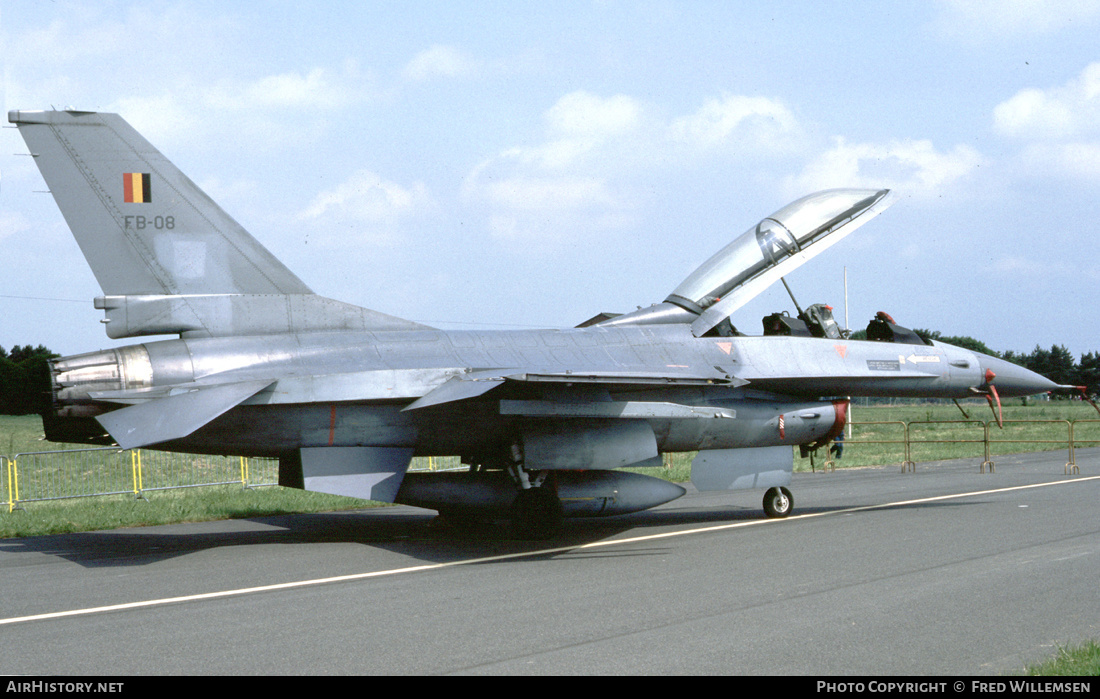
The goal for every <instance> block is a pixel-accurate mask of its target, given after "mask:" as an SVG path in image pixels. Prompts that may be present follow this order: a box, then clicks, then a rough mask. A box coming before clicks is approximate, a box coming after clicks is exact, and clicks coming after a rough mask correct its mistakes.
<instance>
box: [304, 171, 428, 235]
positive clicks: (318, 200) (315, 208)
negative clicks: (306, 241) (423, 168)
mask: <svg viewBox="0 0 1100 699" xmlns="http://www.w3.org/2000/svg"><path fill="white" fill-rule="evenodd" d="M430 206H431V197H430V196H429V195H428V190H427V188H426V187H425V186H424V184H423V183H420V182H417V183H415V184H413V185H412V186H410V187H403V186H401V185H399V184H397V183H395V182H391V181H389V180H385V179H383V178H382V177H380V176H379V175H377V174H375V173H373V172H371V171H370V170H359V171H358V172H356V173H354V174H352V175H351V176H350V177H349V178H348V179H346V180H344V181H343V182H341V183H340V184H339V185H337V186H336V187H333V188H332V189H329V190H326V191H324V192H321V193H319V194H318V195H317V196H316V197H314V199H313V201H312V202H311V203H310V204H309V206H307V207H306V209H305V210H304V211H302V212H301V214H299V216H298V219H299V220H300V221H321V220H324V221H334V222H344V223H347V222H355V223H367V224H378V225H384V226H392V225H394V224H396V223H397V222H398V221H400V220H402V219H406V218H410V217H413V216H416V215H418V214H419V213H421V212H423V211H424V210H425V209H427V208H429V207H430Z"/></svg>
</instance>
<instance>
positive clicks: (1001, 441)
mask: <svg viewBox="0 0 1100 699" xmlns="http://www.w3.org/2000/svg"><path fill="white" fill-rule="evenodd" d="M964 407H965V408H966V410H967V411H968V412H969V413H970V419H971V420H972V421H975V422H974V423H972V424H970V425H969V426H966V425H964V424H927V425H920V424H913V425H912V426H911V437H912V439H913V440H921V441H922V442H923V443H921V444H918V445H915V446H914V447H913V452H912V459H913V460H914V461H918V462H919V461H932V460H941V459H954V458H974V459H975V463H976V464H977V463H979V462H980V460H981V459H982V458H983V457H984V447H983V445H982V439H983V437H984V432H985V427H984V425H983V424H981V423H984V422H987V421H989V420H991V419H992V417H993V416H992V413H991V411H990V410H989V408H988V407H987V406H986V405H985V403H984V402H982V403H976V402H972V403H971V404H969V405H964ZM1004 417H1005V420H1006V424H1005V429H1004V430H1000V429H999V428H997V426H996V425H995V424H994V425H992V426H991V427H990V434H991V439H992V440H994V441H995V442H996V443H994V444H993V445H992V449H991V452H992V453H993V454H1006V453H1013V452H1023V451H1039V450H1044V449H1045V450H1057V449H1061V450H1065V449H1066V446H1065V444H1066V438H1067V436H1068V434H1067V432H1068V426H1067V424H1066V422H1065V421H1066V420H1079V421H1091V422H1078V423H1077V424H1076V425H1075V432H1074V438H1075V439H1076V440H1094V441H1092V442H1091V443H1087V444H1083V445H1082V446H1096V445H1098V444H1100V415H1097V413H1096V411H1094V410H1093V409H1092V408H1091V407H1090V406H1088V405H1087V404H1082V403H1079V402H1073V401H1051V402H1036V403H1033V404H1032V405H1029V406H1021V405H1006V406H1005V408H1004ZM852 420H853V421H854V422H855V423H857V424H856V425H855V427H854V430H855V432H854V436H853V437H852V438H851V439H850V440H848V441H847V442H846V445H845V448H844V457H843V458H842V459H840V460H838V461H836V466H837V467H838V468H845V467H858V466H884V465H885V466H889V465H899V464H901V462H902V460H903V459H904V449H903V448H902V446H901V445H900V444H877V443H860V442H875V441H886V440H895V441H896V440H900V439H901V438H902V435H903V428H902V426H901V425H898V424H885V425H882V424H880V425H861V424H859V423H866V422H877V423H896V422H905V421H908V422H911V423H918V422H927V421H964V422H965V418H964V417H963V416H962V414H961V413H960V412H959V410H958V408H956V407H955V406H954V405H952V404H951V403H946V404H910V405H897V406H867V407H865V406H859V405H856V406H854V408H853V411H852ZM1013 420H1032V421H1042V422H1038V423H1034V424H1027V425H1023V424H1017V423H1013V422H1012V421H1013ZM1058 421H1061V422H1058ZM959 439H962V440H968V441H964V442H961V443H960V442H944V441H933V440H959ZM66 448H69V449H78V448H81V446H80V445H63V444H53V443H51V442H44V441H42V424H41V421H40V420H39V418H38V417H37V416H34V415H30V416H18V417H12V416H0V454H3V455H7V456H12V455H14V454H20V453H29V452H39V451H51V450H58V449H66ZM143 454H148V456H143V465H144V469H145V473H146V477H145V480H144V482H143V486H144V488H146V489H150V488H153V487H157V486H158V485H178V484H179V482H178V480H177V479H178V478H180V477H181V474H180V472H186V473H187V474H188V477H193V478H199V479H202V478H204V477H206V476H209V475H210V474H209V470H210V469H213V468H214V466H212V465H211V464H210V463H208V460H206V457H180V458H181V459H182V461H181V460H180V459H177V460H174V461H170V462H165V464H166V465H161V466H158V465H157V459H158V458H159V457H158V456H156V454H157V453H156V452H144V453H143ZM161 454H163V453H161ZM795 455H796V457H795V470H796V471H809V470H810V469H811V462H810V459H802V458H798V452H797V449H795ZM694 456H695V454H694V453H681V454H667V455H666V456H665V463H666V468H662V469H639V472H641V473H644V474H647V475H653V476H658V477H661V478H665V479H667V480H670V481H674V482H682V481H687V480H689V479H690V478H691V460H692V458H694ZM824 456H825V454H824V450H822V452H821V453H819V454H818V455H817V457H816V458H815V460H814V461H815V463H814V467H815V468H818V469H820V468H821V467H822V466H823V461H824ZM91 458H93V459H95V458H98V459H102V460H101V461H93V465H92V466H87V465H84V466H80V467H77V468H69V469H68V470H69V471H74V472H75V473H76V476H77V479H78V480H79V481H81V482H84V481H87V480H89V479H91V478H93V477H96V478H98V477H99V476H101V475H102V474H103V473H104V472H105V471H107V470H109V468H108V466H109V464H113V466H110V468H113V469H115V470H116V471H119V472H120V473H119V476H118V478H119V480H118V482H125V479H126V478H127V477H128V473H129V466H128V461H125V458H127V457H125V456H124V455H115V454H106V453H105V454H104V455H103V456H102V457H98V456H95V457H91ZM55 460H56V458H55ZM112 460H113V461H112ZM115 461H117V462H119V463H114V462H115ZM418 461H426V460H418ZM446 461H447V462H449V463H447V464H446V465H447V466H454V465H455V463H453V462H456V461H457V460H456V459H454V458H453V457H449V458H448V459H446ZM181 463H182V464H183V466H182V467H181V465H180V464H181ZM22 464H23V461H22V460H21V466H22ZM421 465H422V466H424V465H425V464H421ZM265 467H266V468H268V469H271V468H273V465H272V464H271V463H270V462H269V463H268V464H267V465H266V466H265ZM259 468H260V466H259V465H257V469H259ZM22 471H23V469H22V468H21V472H22ZM229 471H230V472H231V471H232V468H230V469H229ZM219 473H220V472H219ZM36 475H42V474H34V475H31V474H28V475H27V476H25V477H24V476H21V478H20V496H21V498H23V499H27V498H30V497H33V494H32V493H33V492H34V488H35V487H37V486H36V483H35V481H34V477H35V476H36ZM232 477H233V476H232V474H231V473H230V475H229V476H228V477H226V478H225V479H226V480H229V479H231V478H232ZM257 478H260V482H263V480H264V479H266V482H273V481H274V480H275V478H274V475H273V472H272V473H268V474H265V475H263V476H262V477H260V476H257ZM255 481H256V478H254V479H253V482H255ZM196 482H204V481H201V480H199V481H196ZM108 489H122V490H126V489H128V487H127V486H125V485H123V486H118V487H112V488H108ZM66 492H71V491H66ZM6 498H7V494H6V493H4V496H3V499H5V500H6ZM377 504H378V503H369V502H366V501H363V500H357V499H353V498H342V497H338V496H333V495H325V494H321V493H309V492H304V491H301V490H297V489H294V488H280V487H278V486H269V487H262V488H256V489H245V488H242V487H241V486H240V485H223V486H203V487H198V488H182V489H177V490H156V491H152V490H146V492H145V493H144V499H135V498H134V496H133V495H112V496H97V497H88V498H71V499H64V500H44V501H32V502H26V503H25V504H24V505H23V506H24V508H25V509H24V510H22V511H16V512H13V513H10V514H9V513H7V512H0V538H9V537H15V536H34V535H41V534H54V533H62V532H73V531H87V530H96V529H111V528H115V527H124V526H142V525H152V524H167V523H173V522H188V521H207V520H216V519H229V518H242V517H258V516H263V515H275V514H283V513H293V512H322V511H332V510H342V509H357V508H362V507H371V506H376V505H377ZM5 509H6V508H5Z"/></svg>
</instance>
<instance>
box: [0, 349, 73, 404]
mask: <svg viewBox="0 0 1100 699" xmlns="http://www.w3.org/2000/svg"><path fill="white" fill-rule="evenodd" d="M59 356H60V355H58V354H56V353H54V352H51V351H50V350H49V349H47V348H46V347H44V346H43V345H39V346H37V347H31V346H30V345H24V346H22V347H20V346H19V345H16V346H15V347H12V348H11V351H10V352H9V351H8V350H6V349H4V348H3V347H0V415H27V414H29V413H42V412H44V411H46V410H48V409H49V408H50V403H51V397H50V366H49V360H50V359H52V358H54V357H59Z"/></svg>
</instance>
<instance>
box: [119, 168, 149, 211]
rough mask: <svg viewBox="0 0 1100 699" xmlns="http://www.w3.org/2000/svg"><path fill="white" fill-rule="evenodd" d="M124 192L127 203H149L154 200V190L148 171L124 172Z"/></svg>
mask: <svg viewBox="0 0 1100 699" xmlns="http://www.w3.org/2000/svg"><path fill="white" fill-rule="evenodd" d="M122 192H123V196H124V199H125V201H126V203H127V204H149V203H151V202H152V201H153V190H152V187H151V183H150V177H149V173H148V172H125V173H123V174H122Z"/></svg>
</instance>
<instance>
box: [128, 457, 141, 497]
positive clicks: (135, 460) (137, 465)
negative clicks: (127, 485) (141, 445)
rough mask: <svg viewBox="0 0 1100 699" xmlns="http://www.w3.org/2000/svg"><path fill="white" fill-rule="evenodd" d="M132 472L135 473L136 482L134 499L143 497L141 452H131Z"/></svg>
mask: <svg viewBox="0 0 1100 699" xmlns="http://www.w3.org/2000/svg"><path fill="white" fill-rule="evenodd" d="M130 470H131V471H133V480H134V497H135V498H139V497H141V490H142V483H141V450H140V449H131V450H130Z"/></svg>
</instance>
